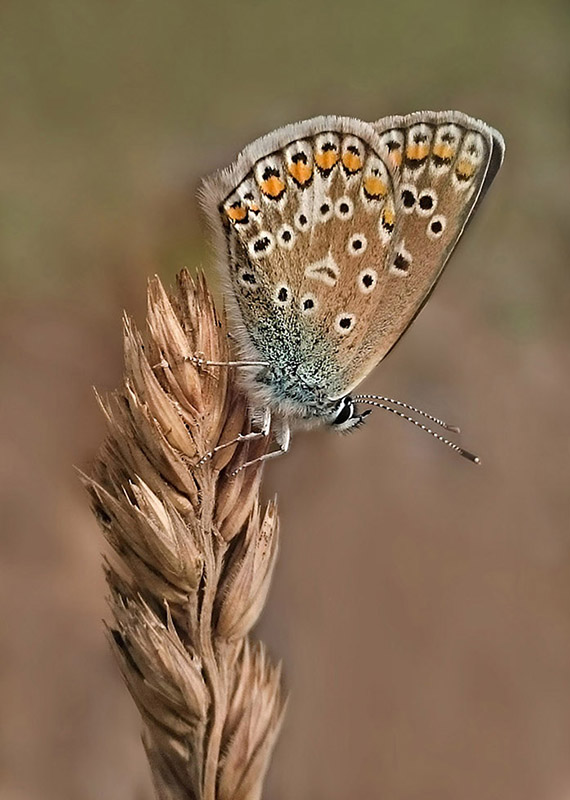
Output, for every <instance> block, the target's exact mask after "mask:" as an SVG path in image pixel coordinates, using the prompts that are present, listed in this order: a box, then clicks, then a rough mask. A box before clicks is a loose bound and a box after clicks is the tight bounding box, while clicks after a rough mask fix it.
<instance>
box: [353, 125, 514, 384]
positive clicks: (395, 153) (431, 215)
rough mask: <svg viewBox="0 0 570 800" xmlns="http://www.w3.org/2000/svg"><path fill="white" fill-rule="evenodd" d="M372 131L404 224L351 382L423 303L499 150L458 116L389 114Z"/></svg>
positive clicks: (484, 129)
mask: <svg viewBox="0 0 570 800" xmlns="http://www.w3.org/2000/svg"><path fill="white" fill-rule="evenodd" d="M374 128H375V129H376V130H377V131H378V133H379V135H380V141H381V150H380V155H381V157H382V158H383V159H384V160H385V161H386V162H388V164H389V165H390V166H391V168H392V169H393V170H395V172H396V174H397V180H398V192H399V198H398V202H399V208H400V209H401V211H402V215H403V220H402V223H401V225H400V228H399V231H398V236H397V237H396V238H395V241H394V251H393V254H392V257H391V258H390V259H389V263H387V265H386V271H387V272H386V275H385V280H384V281H383V282H382V287H381V293H380V294H379V299H378V316H377V319H376V322H375V324H373V325H372V329H371V331H370V337H371V340H372V341H373V342H374V355H373V357H372V359H371V360H369V361H366V360H360V361H359V362H354V363H353V364H352V365H351V370H352V374H351V377H350V379H349V380H348V383H349V384H351V385H355V384H356V383H358V382H359V381H360V380H361V379H362V378H363V377H364V376H365V375H366V374H367V373H368V372H369V371H370V369H371V368H372V367H373V366H374V365H375V364H376V363H377V362H378V361H380V360H381V359H382V358H384V356H385V355H386V354H387V353H388V352H389V351H390V350H391V348H392V347H393V346H394V345H395V344H396V342H397V341H398V339H399V338H400V337H401V336H402V334H403V333H404V332H405V330H406V329H407V328H408V326H409V325H410V324H411V322H412V321H413V320H414V318H415V317H416V315H417V314H418V313H419V311H420V310H421V308H422V307H423V305H424V303H425V302H426V301H427V299H428V297H429V296H430V294H431V292H432V291H433V289H434V287H435V285H436V283H437V281H438V279H439V277H440V276H441V273H442V271H443V269H444V267H445V264H446V262H447V261H448V259H449V257H450V255H451V253H452V251H453V249H454V248H455V246H456V244H457V242H458V240H459V238H460V237H461V234H462V233H463V231H464V230H465V227H466V225H467V224H468V222H469V220H470V219H471V218H472V215H473V212H474V210H475V209H476V207H477V206H478V204H479V203H480V202H481V200H482V198H483V196H484V194H485V193H486V191H487V190H488V188H489V186H490V185H491V183H492V181H493V179H494V177H495V175H496V174H497V171H498V170H499V168H500V166H501V163H502V160H503V155H504V149H505V147H504V141H503V138H502V136H501V134H500V133H499V132H498V131H496V130H494V129H493V128H490V127H489V126H488V125H486V124H485V123H484V122H481V121H479V120H476V119H473V118H472V117H468V116H466V115H465V114H462V113H460V112H457V111H449V112H447V111H445V112H429V111H428V112H417V113H414V114H410V115H408V116H404V117H388V118H386V119H381V120H379V121H378V122H376V123H374Z"/></svg>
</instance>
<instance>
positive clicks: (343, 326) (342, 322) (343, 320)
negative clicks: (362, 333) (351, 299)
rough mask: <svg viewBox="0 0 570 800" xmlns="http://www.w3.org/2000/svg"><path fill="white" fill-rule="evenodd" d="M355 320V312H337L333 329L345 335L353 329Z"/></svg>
mask: <svg viewBox="0 0 570 800" xmlns="http://www.w3.org/2000/svg"><path fill="white" fill-rule="evenodd" d="M355 322H356V315H355V314H349V313H347V312H346V311H343V312H342V314H339V315H338V316H337V318H336V319H335V321H334V329H335V331H336V332H337V333H339V334H340V335H341V336H346V335H347V334H348V333H350V332H351V331H352V330H353V329H354V325H355Z"/></svg>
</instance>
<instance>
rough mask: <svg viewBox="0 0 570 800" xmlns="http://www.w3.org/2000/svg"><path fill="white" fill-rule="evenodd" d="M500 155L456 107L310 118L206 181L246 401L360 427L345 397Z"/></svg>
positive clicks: (429, 279)
mask: <svg viewBox="0 0 570 800" xmlns="http://www.w3.org/2000/svg"><path fill="white" fill-rule="evenodd" d="M503 151H504V144H503V140H502V137H501V136H500V134H499V133H497V132H496V131H494V130H493V129H492V128H489V127H488V126H487V125H486V124H485V123H482V122H480V121H478V120H474V119H472V118H471V117H467V116H466V115H463V114H461V113H459V112H439V113H437V112H418V113H416V114H411V115H409V116H407V117H389V118H386V119H383V120H380V121H378V122H377V123H373V124H369V123H365V122H362V121H360V120H355V119H351V118H345V117H317V118H315V119H312V120H307V121H305V122H302V123H298V124H295V125H290V126H286V127H285V128H281V129H279V130H277V131H275V132H274V133H272V134H269V135H268V136H265V137H262V138H261V139H259V140H257V141H256V142H254V143H253V144H251V145H249V146H248V147H247V148H246V149H245V150H244V151H243V152H242V153H241V154H240V155H239V156H238V158H237V160H236V162H235V163H234V164H233V165H232V166H231V167H229V168H228V169H227V170H225V171H223V172H221V173H218V174H217V175H215V176H214V177H213V178H211V179H209V180H208V181H207V182H206V184H205V188H204V201H205V206H206V210H207V212H208V214H209V217H210V220H211V222H212V224H213V227H214V230H215V234H216V241H217V245H218V250H219V256H220V266H221V271H222V275H223V277H224V280H225V284H226V289H227V296H228V299H229V309H230V314H231V318H232V320H233V323H234V324H233V331H234V335H235V337H236V339H237V342H238V345H239V346H240V350H241V355H242V356H243V358H244V360H247V361H254V362H256V363H257V364H258V366H256V367H248V368H245V369H244V370H243V373H242V380H243V381H244V387H245V389H246V391H247V392H248V394H249V396H250V398H251V402H252V406H254V407H257V408H268V409H269V410H270V411H272V412H273V413H274V414H276V415H278V416H280V417H281V418H282V420H283V421H285V422H286V423H289V422H291V423H296V424H305V425H311V424H319V423H334V422H335V420H337V419H340V424H339V425H338V426H339V427H341V425H343V426H344V425H346V426H347V427H348V423H349V422H351V421H352V422H354V423H355V424H356V423H357V422H359V421H361V418H362V415H358V414H356V412H355V411H354V410H352V411H351V414H350V417H349V418H348V419H347V414H348V413H349V411H348V410H347V409H349V403H348V401H347V400H346V398H349V396H350V393H351V392H352V391H353V389H354V388H355V387H356V386H357V385H358V384H359V383H360V382H361V381H362V380H363V379H364V377H365V376H366V375H367V374H368V373H369V372H370V371H371V370H372V369H373V367H374V366H375V365H376V364H377V363H378V362H379V361H380V360H381V359H382V358H384V356H385V355H386V354H387V353H388V352H389V350H390V349H391V348H392V347H393V346H394V344H395V343H396V342H397V341H398V339H399V338H400V337H401V335H402V334H403V333H404V331H405V330H406V328H407V327H408V326H409V324H410V323H411V321H412V320H413V319H414V317H415V316H416V314H417V313H418V312H419V310H420V309H421V307H422V306H423V304H424V303H425V301H426V299H427V298H428V296H429V294H430V293H431V291H432V289H433V287H434V286H435V284H436V282H437V280H438V278H439V276H440V275H441V272H442V270H443V268H444V266H445V264H446V261H447V259H448V258H449V255H450V254H451V252H452V250H453V248H454V247H455V245H456V243H457V241H458V239H459V237H460V236H461V233H462V231H463V230H464V228H465V225H466V224H467V222H468V220H469V218H470V216H471V214H472V212H473V210H474V209H475V207H476V205H477V203H478V202H479V201H480V199H481V198H482V196H483V194H484V193H485V192H486V190H487V188H488V186H489V185H490V183H491V181H492V179H493V177H494V175H495V174H496V172H497V170H498V168H499V166H500V163H501V161H502V156H503ZM260 364H263V366H260Z"/></svg>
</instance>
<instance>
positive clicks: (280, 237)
mask: <svg viewBox="0 0 570 800" xmlns="http://www.w3.org/2000/svg"><path fill="white" fill-rule="evenodd" d="M277 244H278V245H279V247H282V248H283V249H284V250H291V249H292V248H293V245H294V244H295V231H294V230H293V228H292V227H291V226H290V225H282V226H281V227H280V228H279V230H278V232H277Z"/></svg>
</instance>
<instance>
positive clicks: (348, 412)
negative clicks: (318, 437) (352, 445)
mask: <svg viewBox="0 0 570 800" xmlns="http://www.w3.org/2000/svg"><path fill="white" fill-rule="evenodd" d="M353 414H354V404H353V402H352V400H350V398H348V397H343V399H342V401H341V405H340V409H339V412H338V414H337V415H336V417H335V418H334V419H333V421H332V424H333V425H344V423H345V422H348V420H349V419H350V418H351V417H352V415H353Z"/></svg>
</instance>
